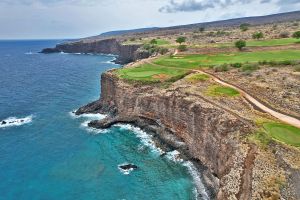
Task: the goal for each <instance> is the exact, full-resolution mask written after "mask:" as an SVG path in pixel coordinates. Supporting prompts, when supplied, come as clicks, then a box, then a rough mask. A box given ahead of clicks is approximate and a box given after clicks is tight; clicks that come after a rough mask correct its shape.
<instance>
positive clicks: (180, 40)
mask: <svg viewBox="0 0 300 200" xmlns="http://www.w3.org/2000/svg"><path fill="white" fill-rule="evenodd" d="M185 41H186V37H178V38H177V39H176V42H177V43H179V44H181V43H184V42H185Z"/></svg>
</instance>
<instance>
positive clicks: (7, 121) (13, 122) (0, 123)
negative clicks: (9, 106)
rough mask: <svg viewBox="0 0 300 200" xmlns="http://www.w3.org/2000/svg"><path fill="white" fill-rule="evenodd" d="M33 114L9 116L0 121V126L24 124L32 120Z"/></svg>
mask: <svg viewBox="0 0 300 200" xmlns="http://www.w3.org/2000/svg"><path fill="white" fill-rule="evenodd" d="M32 118H33V116H32V115H30V116H27V117H24V118H16V117H9V118H7V119H4V120H2V121H0V128H6V127H12V126H22V125H24V124H28V123H31V122H32Z"/></svg>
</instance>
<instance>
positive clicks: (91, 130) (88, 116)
mask: <svg viewBox="0 0 300 200" xmlns="http://www.w3.org/2000/svg"><path fill="white" fill-rule="evenodd" d="M75 112H76V111H72V112H69V115H70V116H71V117H72V118H73V119H79V118H84V119H87V120H86V121H84V122H82V123H81V127H82V128H84V129H85V130H87V131H88V132H89V133H91V134H100V133H107V132H109V129H96V128H92V127H89V126H88V124H89V123H90V122H91V121H93V120H101V119H104V118H105V117H107V115H103V114H100V113H97V114H92V113H90V114H82V115H75Z"/></svg>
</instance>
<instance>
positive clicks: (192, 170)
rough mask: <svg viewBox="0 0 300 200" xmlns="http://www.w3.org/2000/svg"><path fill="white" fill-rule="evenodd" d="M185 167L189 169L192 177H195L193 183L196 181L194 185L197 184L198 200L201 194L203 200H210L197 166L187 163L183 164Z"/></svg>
mask: <svg viewBox="0 0 300 200" xmlns="http://www.w3.org/2000/svg"><path fill="white" fill-rule="evenodd" d="M183 166H185V167H186V168H187V169H188V171H189V173H190V175H191V176H192V177H193V181H194V184H195V186H196V190H197V191H195V193H196V194H195V195H196V199H198V196H199V194H200V195H201V199H203V200H208V199H209V197H208V194H207V193H206V189H205V187H204V185H203V182H202V180H201V175H200V174H199V171H198V170H197V168H196V167H195V165H194V164H193V163H192V162H191V161H185V162H184V163H183Z"/></svg>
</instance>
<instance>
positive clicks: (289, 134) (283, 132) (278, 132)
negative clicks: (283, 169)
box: [263, 123, 300, 147]
mask: <svg viewBox="0 0 300 200" xmlns="http://www.w3.org/2000/svg"><path fill="white" fill-rule="evenodd" d="M263 127H264V129H265V130H266V131H267V133H268V134H270V135H271V136H272V137H273V138H275V139H276V140H279V141H281V142H284V143H286V144H290V145H293V146H296V147H300V129H299V128H296V127H294V126H290V125H287V124H280V123H265V124H263Z"/></svg>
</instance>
